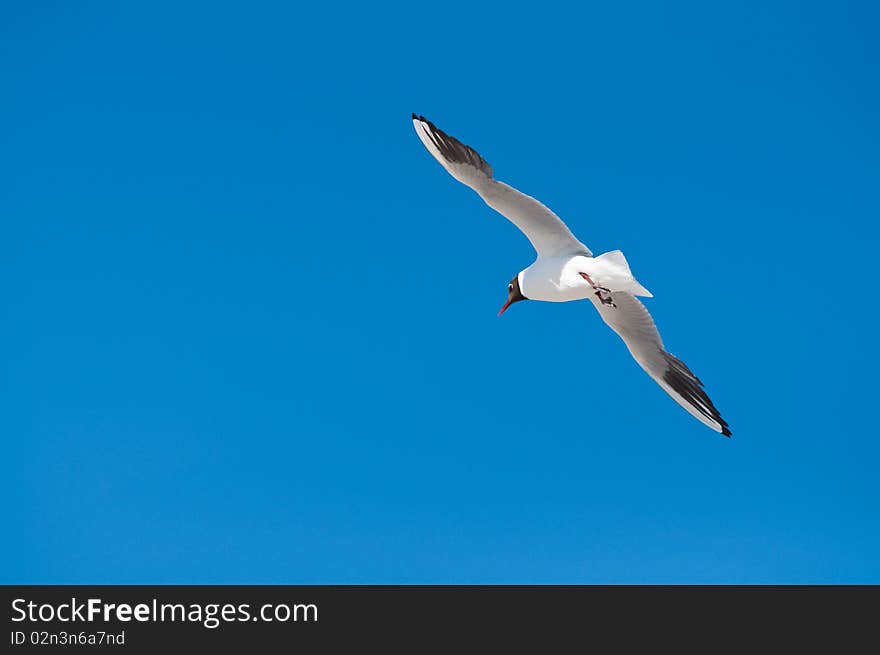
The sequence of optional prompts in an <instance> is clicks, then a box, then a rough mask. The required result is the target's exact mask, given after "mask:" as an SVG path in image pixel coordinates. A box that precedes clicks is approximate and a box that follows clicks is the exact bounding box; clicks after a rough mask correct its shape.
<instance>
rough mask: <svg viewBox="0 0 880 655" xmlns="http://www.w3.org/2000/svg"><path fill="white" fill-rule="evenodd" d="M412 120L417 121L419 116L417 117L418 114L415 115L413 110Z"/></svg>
mask: <svg viewBox="0 0 880 655" xmlns="http://www.w3.org/2000/svg"><path fill="white" fill-rule="evenodd" d="M413 120H414V121H417V120H419V117H418V116H416V114H415V112H413Z"/></svg>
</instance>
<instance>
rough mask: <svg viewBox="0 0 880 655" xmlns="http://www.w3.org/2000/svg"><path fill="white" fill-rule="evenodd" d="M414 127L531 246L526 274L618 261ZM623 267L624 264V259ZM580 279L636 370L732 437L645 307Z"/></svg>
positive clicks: (449, 140)
mask: <svg viewBox="0 0 880 655" xmlns="http://www.w3.org/2000/svg"><path fill="white" fill-rule="evenodd" d="M413 125H414V126H415V130H416V133H417V134H418V136H419V139H420V140H421V141H422V143H423V144H424V146H425V148H426V149H427V150H428V152H430V153H431V155H432V156H433V157H434V158H435V159H436V160H437V161H438V162H439V163H440V164H441V165H442V166H443V168H445V169H446V170H447V171H448V172H449V174H450V175H452V176H453V177H454V178H455V179H456V180H458V181H459V182H461V183H463V184H465V185H467V186H469V187H470V188H471V189H473V190H474V191H476V192H477V194H479V195H480V197H481V198H482V199H483V200H484V201H485V202H486V204H488V205H489V206H490V207H492V208H493V209H495V210H496V211H497V212H499V213H500V214H502V215H503V216H504V217H505V218H507V219H508V220H509V221H510V222H511V223H513V224H514V225H516V226H517V227H518V228H519V229H520V230H521V231H522V232H523V233H524V234H525V235H526V237H527V238H528V239H529V241H531V243H532V245H533V246H534V247H535V250H536V251H537V253H538V258H537V260H536V261H535V264H533V265H532V266H531V267H529V269H533V268H534V267H536V266H538V269H539V270H540V266H539V265H540V264H541V263H542V262H543V263H545V264H547V263H549V262H551V261H554V260H557V259H568V260H570V261H574V260H573V259H571V258H574V257H578V256H584V257H587V258H590V260H591V261H593V262H598V261H599V260H601V259H602V257H605V256H606V255H613V256H614V258H616V257H618V256H619V258H620V259H621V260H622V255H620V254H619V251H614V253H606V255H601V256H599V257H597V258H592V253H591V252H590V250H589V249H588V248H587V247H586V246H585V245H584V244H583V243H581V242H580V241H578V240H577V238H576V237H575V236H574V235H573V234H572V233H571V231H570V230H569V229H568V227H567V226H566V225H565V223H563V222H562V220H561V219H560V218H559V217H558V216H557V215H556V214H554V213H553V212H552V211H550V209H548V208H547V207H545V206H544V205H543V204H541V203H540V202H538V201H537V200H535V199H534V198H532V197H531V196H527V195H525V194H524V193H521V192H520V191H517V190H516V189H514V188H513V187H511V186H508V185H507V184H504V183H503V182H499V181H497V180H496V179H495V177H494V173H493V171H492V167H491V166H489V164H488V163H487V162H486V160H485V159H483V158H482V157H481V156H480V154H479V153H477V151H476V150H474V149H473V148H471V147H470V146H467V145H465V144H463V143H461V142H460V141H459V140H457V139H455V138H454V137H451V136H449V135H448V134H446V133H445V132H443V131H442V130H440V129H438V128H437V127H436V126H435V125H434V124H433V123H431V121H429V120H427V119H426V118H425V117H424V116H416V115H415V114H413ZM578 261H580V259H579V260H578ZM623 262H624V265H625V260H623ZM529 269H526V270H524V271H522V272H521V273H520V274H519V276H518V277H517V278H514V280H513V281H512V282H511V285H510V287H509V288H510V290H511V291H510V293H511V294H513V293H514V290H513V289H514V282H517V280H519V281H522V275H523V273H525V272H527V271H528V270H529ZM627 273H628V267H627ZM578 276H579V279H577V282H578V283H580V284H583V285H584V292H583V293H582V294H581V295H579V296H578V297H579V298H584V297H586V298H587V299H589V300H590V301H591V302H592V303H593V306H594V307H595V308H596V311H598V312H599V315H600V316H601V317H602V320H603V321H605V323H606V324H607V325H608V327H610V328H611V329H612V330H614V332H616V333H617V335H618V336H619V337H620V338H621V339H622V340H623V342H624V343H625V344H626V347H627V349H629V352H630V354H631V355H632V356H633V359H635V360H636V362H637V363H638V365H639V366H641V367H642V368H643V369H644V370H645V372H646V373H647V374H648V375H649V376H651V378H652V379H653V380H654V381H655V382H656V383H657V384H658V385H659V386H660V387H661V388H662V389H663V390H664V391H665V392H666V393H667V394H669V395H670V396H671V397H672V398H673V399H674V400H675V401H676V402H677V403H678V404H679V405H681V406H682V407H683V408H684V409H685V410H687V411H688V412H689V413H690V414H691V415H692V416H694V417H695V418H696V419H697V420H699V421H700V422H702V423H703V424H705V425H707V426H708V427H710V428H711V429H713V430H715V431H716V432H720V433H721V434H723V435H725V436H730V434H731V433H730V428H729V426H728V424H727V422H726V421H725V420H724V419H723V418H722V417H721V414H720V412H719V411H718V409H717V408H716V407H715V405H714V404H713V403H712V401H711V400H710V399H709V396H708V395H707V394H706V392H705V391H704V389H703V383H702V382H701V381H700V379H699V378H698V377H697V376H696V375H694V374H693V373H692V372H691V370H690V369H689V368H688V367H687V365H685V363H684V362H682V361H681V360H680V359H678V358H677V357H675V356H674V355H672V354H670V353H669V352H667V351H666V349H665V348H664V346H663V341H662V339H661V338H660V333H659V332H658V331H657V327H656V326H655V325H654V321H653V319H652V318H651V315H650V314H649V313H648V310H647V309H645V306H644V305H643V304H642V303H641V302H640V301H639V300H638V299H637V298H635V296H634V295H633V294H632V293H630V292H629V291H620V290H618V289H620V288H621V287H618V288H617V289H613V288H610V287H611V286H613V285H611V284H606V283H603V281H602V280H601V278H598V277H597V275H596V271H588V270H580V269H579V270H577V275H575V276H574V277H575V278H577V277H578ZM581 278H582V280H583V282H581V281H580V279H581ZM631 282H632V283H634V285H635V286H633V287H632V289H633V290H635V293H638V294H639V295H648V296H650V293H649V292H647V290H645V289H644V288H643V287H641V286H640V285H638V283H637V282H635V280H634V279H631ZM586 285H589V286H586ZM519 286H520V285H519V283H517V284H516V290H515V291H516V293H520V288H519ZM624 288H629V287H624ZM642 291H643V292H644V293H642ZM537 298H538V299H541V300H557V301H564V300H571V299H574V298H570V297H559V298H549V297H541V296H540V295H539V296H537ZM528 299H529V294H528V286H524V287H523V289H522V292H521V293H520V295H519V297H517V298H512V297H509V298H508V302H507V304H505V307H504V308H502V311H503V310H504V309H506V308H507V306H509V305H510V303H511V302H515V301H517V300H528Z"/></svg>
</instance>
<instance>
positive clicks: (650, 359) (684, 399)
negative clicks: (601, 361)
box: [590, 291, 730, 437]
mask: <svg viewBox="0 0 880 655" xmlns="http://www.w3.org/2000/svg"><path fill="white" fill-rule="evenodd" d="M611 299H612V301H613V302H614V304H615V305H616V307H612V306H611V305H605V304H603V303H602V302H601V301H600V300H599V299H598V298H594V297H592V296H591V297H590V300H591V301H592V302H593V305H594V306H595V307H596V309H597V310H598V312H599V315H600V316H601V317H602V320H603V321H605V323H607V324H608V326H609V327H610V328H611V329H612V330H614V331H615V332H616V333H617V334H618V336H620V338H621V339H623V342H624V343H625V344H626V347H627V348H628V349H629V352H630V354H631V355H632V356H633V359H635V360H636V362H637V363H638V365H639V366H641V367H642V368H643V369H644V370H645V372H646V373H647V374H648V375H650V376H651V378H652V379H653V380H654V381H655V382H656V383H657V384H659V385H660V386H661V387H662V388H663V390H664V391H665V392H666V393H668V394H669V395H670V396H672V398H673V400H675V401H676V402H677V403H678V404H679V405H681V406H682V407H684V408H685V409H686V410H687V411H688V412H690V414H691V415H693V416H694V417H695V418H697V419H698V420H700V421H702V422H703V423H704V424H705V425H708V426H709V427H710V428H712V429H713V430H715V431H716V432H720V433H721V434H723V435H725V436H728V437H729V436H730V428H729V427H728V425H727V421H725V420H724V419H723V418H721V413H720V412H719V411H718V410H717V409H716V408H715V405H714V404H712V401H711V400H710V399H709V396H707V395H706V392H705V391H704V390H703V383H702V382H701V381H700V379H699V378H698V377H697V376H696V375H694V374H693V373H692V372H691V370H690V369H689V368H688V367H687V366H686V365H685V363H684V362H682V361H681V360H680V359H678V358H677V357H675V356H674V355H671V354H669V353H668V352H666V350H665V349H664V348H663V340H662V339H661V338H660V333H659V332H658V331H657V326H655V325H654V319H652V318H651V315H650V314H649V313H648V310H647V309H645V306H644V305H643V304H642V303H641V302H639V301H638V300H637V299H636V298H635V297H633V296H632V295H630V294H628V293H625V292H621V291H615V292H614V293H612V294H611Z"/></svg>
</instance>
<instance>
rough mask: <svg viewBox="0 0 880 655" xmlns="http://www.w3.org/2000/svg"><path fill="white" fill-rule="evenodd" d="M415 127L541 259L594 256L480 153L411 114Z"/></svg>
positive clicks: (431, 148)
mask: <svg viewBox="0 0 880 655" xmlns="http://www.w3.org/2000/svg"><path fill="white" fill-rule="evenodd" d="M412 119H413V125H414V126H415V128H416V133H417V134H418V135H419V139H421V141H422V143H423V144H424V145H425V148H427V149H428V152H430V153H431V154H432V155H434V159H436V160H437V161H439V162H440V163H441V164H442V165H443V168H445V169H446V170H447V171H449V174H450V175H452V177H454V178H455V179H456V180H458V181H459V182H461V183H462V184H466V185H467V186H469V187H470V188H471V189H473V190H474V191H476V192H477V193H478V194H480V197H481V198H482V199H483V200H485V201H486V204H487V205H489V206H490V207H491V208H492V209H494V210H495V211H497V212H498V213H500V214H501V215H502V216H504V217H505V218H506V219H508V220H509V221H510V222H511V223H513V224H514V225H516V226H517V227H518V228H519V229H520V230H521V231H522V232H523V234H525V235H526V237H528V239H529V241H531V242H532V245H533V246H534V247H535V250H537V251H538V255H540V256H554V255H565V254H579V253H580V254H584V255H588V256H589V255H592V253H591V252H590V250H589V249H588V248H587V247H586V246H585V245H584V244H582V243H581V242H580V241H578V240H577V239H576V238H575V237H574V235H573V234H572V233H571V230H569V229H568V227H567V226H566V225H565V223H563V222H562V220H561V219H560V218H559V217H558V216H557V215H556V214H554V213H553V212H552V211H550V210H549V209H547V207H545V206H544V205H542V204H541V203H540V202H538V201H537V200H535V199H534V198H532V197H531V196H527V195H526V194H524V193H520V192H519V191H517V190H516V189H514V188H513V187H511V186H508V185H507V184H505V183H504V182H499V181H498V180H496V179H495V178H494V177H493V175H492V167H491V166H489V164H488V163H487V162H486V160H485V159H483V158H482V157H481V156H480V154H479V153H478V152H477V151H476V150H474V149H473V148H471V147H470V146H466V145H464V144H463V143H462V142H461V141H459V140H458V139H456V138H454V137H451V136H449V135H448V134H446V133H445V132H443V131H442V130H440V129H438V128H437V127H436V126H435V125H434V124H433V123H432V122H431V121H429V120H428V119H427V118H425V117H424V116H416V115H415V114H413V115H412Z"/></svg>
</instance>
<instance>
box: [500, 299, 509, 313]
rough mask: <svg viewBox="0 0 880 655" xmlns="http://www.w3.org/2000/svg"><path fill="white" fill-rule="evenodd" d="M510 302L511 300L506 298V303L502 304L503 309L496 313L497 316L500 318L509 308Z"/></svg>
mask: <svg viewBox="0 0 880 655" xmlns="http://www.w3.org/2000/svg"><path fill="white" fill-rule="evenodd" d="M510 302H511V299H510V298H508V299H507V302H506V303H504V307H502V308H501V310H500V311H499V312H498V316H501V315H502V314H503V313H504V312H505V311H507V308H508V307H510Z"/></svg>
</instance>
